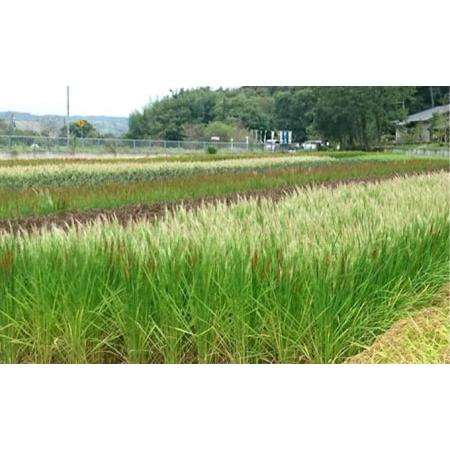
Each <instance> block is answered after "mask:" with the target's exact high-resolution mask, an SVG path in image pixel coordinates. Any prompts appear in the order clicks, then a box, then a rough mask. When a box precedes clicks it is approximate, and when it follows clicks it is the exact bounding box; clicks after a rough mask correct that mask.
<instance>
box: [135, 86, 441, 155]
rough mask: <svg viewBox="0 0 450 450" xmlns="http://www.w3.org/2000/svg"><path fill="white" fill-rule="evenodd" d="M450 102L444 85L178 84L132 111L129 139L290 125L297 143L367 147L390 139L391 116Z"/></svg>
mask: <svg viewBox="0 0 450 450" xmlns="http://www.w3.org/2000/svg"><path fill="white" fill-rule="evenodd" d="M448 102H449V88H448V87H442V86H433V87H429V86H427V87H423V86H417V87H384V86H374V87H352V86H345V87H293V86H288V87H281V86H280V87H278V86H258V87H252V86H243V87H240V88H235V89H223V88H221V89H217V90H213V89H210V88H208V87H202V88H196V89H188V90H185V89H181V90H178V91H175V92H172V94H171V95H170V96H167V97H164V98H162V99H160V100H157V101H154V102H151V103H149V104H148V105H147V106H146V107H145V108H143V110H142V111H135V112H133V113H132V114H131V115H130V118H129V132H128V134H127V137H129V138H132V139H140V138H153V139H166V140H185V139H191V140H197V139H206V140H208V139H210V138H211V137H212V136H218V137H220V138H221V139H222V140H230V139H231V138H234V139H236V140H244V139H245V138H246V136H251V133H250V130H291V131H292V132H293V138H294V141H296V142H303V141H305V140H307V139H319V138H320V139H325V140H328V141H331V142H333V143H336V144H340V145H341V146H342V147H346V148H365V149H369V148H373V147H376V146H378V145H382V144H383V143H384V142H386V141H388V140H390V139H392V137H393V135H394V133H395V121H398V120H402V119H403V118H405V117H406V116H407V115H408V114H411V113H414V112H417V111H421V110H423V109H426V108H431V107H432V106H437V105H442V104H446V103H448Z"/></svg>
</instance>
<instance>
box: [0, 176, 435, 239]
mask: <svg viewBox="0 0 450 450" xmlns="http://www.w3.org/2000/svg"><path fill="white" fill-rule="evenodd" d="M435 172H436V171H435ZM427 173H430V172H427ZM413 175H417V174H407V175H402V176H413ZM393 178H396V176H393V175H389V176H384V177H370V178H364V179H356V180H345V181H339V182H328V183H317V184H311V183H309V184H306V185H298V186H287V187H283V188H275V189H265V190H257V191H247V192H241V193H236V194H227V195H221V196H214V197H201V198H197V199H192V200H183V201H175V202H163V203H153V204H149V205H132V206H123V207H119V208H114V209H91V210H86V211H74V212H63V213H59V214H51V215H47V216H37V217H25V218H20V219H12V220H9V219H6V220H5V219H3V220H0V232H2V231H6V232H10V233H16V234H19V233H21V232H23V231H31V232H36V231H39V230H42V229H51V228H53V227H55V226H56V227H59V228H62V229H67V228H71V227H78V226H81V225H84V224H88V223H91V222H93V221H95V220H96V219H103V220H106V221H108V220H117V221H118V222H119V223H120V224H122V225H127V224H129V223H130V222H135V221H138V220H142V219H146V220H149V221H155V220H158V219H159V218H161V217H164V216H165V215H166V214H170V213H173V212H175V211H176V210H177V209H179V208H180V207H183V208H184V209H186V210H196V209H198V208H202V207H204V206H206V205H213V204H216V203H226V204H227V205H230V204H233V203H237V202H239V201H242V200H245V199H256V200H260V199H271V200H273V201H275V202H277V201H280V200H281V199H283V198H284V197H286V196H287V195H289V194H292V193H293V192H295V191H297V190H299V189H306V188H307V187H311V186H315V187H318V186H326V187H329V188H336V187H338V186H342V185H349V184H372V183H380V182H382V181H385V180H389V179H393Z"/></svg>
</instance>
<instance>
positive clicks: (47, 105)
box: [0, 84, 171, 117]
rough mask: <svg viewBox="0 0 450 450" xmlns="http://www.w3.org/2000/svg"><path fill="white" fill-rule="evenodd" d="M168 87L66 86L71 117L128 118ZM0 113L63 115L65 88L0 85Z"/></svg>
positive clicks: (61, 86) (131, 85) (168, 88)
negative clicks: (14, 87)
mask: <svg viewBox="0 0 450 450" xmlns="http://www.w3.org/2000/svg"><path fill="white" fill-rule="evenodd" d="M170 89H171V87H169V86H166V85H163V84H160V85H154V84H153V85H149V86H148V87H145V86H134V85H133V84H130V85H127V86H121V87H120V88H117V86H116V87H115V88H114V87H111V88H110V87H108V86H102V85H96V86H89V85H83V86H81V85H74V86H71V87H70V113H71V115H85V116H91V115H107V116H119V117H128V116H129V114H130V113H131V112H132V111H134V110H136V109H138V110H140V109H142V107H143V106H145V105H146V104H148V102H149V100H150V99H156V98H157V97H158V96H159V97H162V96H164V95H168V94H169V93H170ZM0 111H18V112H29V113H32V114H40V115H43V114H58V115H65V114H66V86H65V85H63V84H61V85H59V86H55V85H53V86H46V85H44V86H42V85H41V86H29V85H28V86H27V85H25V86H20V88H18V89H11V88H10V87H8V86H1V85H0Z"/></svg>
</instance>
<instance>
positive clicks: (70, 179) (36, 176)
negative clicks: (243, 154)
mask: <svg viewBox="0 0 450 450" xmlns="http://www.w3.org/2000/svg"><path fill="white" fill-rule="evenodd" d="M409 160H416V161H426V159H420V158H415V159H412V158H411V157H408V156H404V155H384V154H374V155H370V154H369V155H366V156H352V157H343V158H332V157H330V156H313V155H309V156H296V155H294V156H291V155H289V156H276V157H274V156H265V157H259V158H238V159H221V160H210V161H202V160H199V161H170V160H167V161H152V160H150V161H148V160H147V161H128V162H123V163H121V164H117V163H108V162H97V163H95V164H94V163H92V162H90V161H84V162H67V163H66V164H54V163H46V162H42V163H41V164H37V165H36V164H35V165H25V166H0V187H6V188H13V189H23V188H44V187H56V186H77V185H88V184H89V185H98V184H105V183H128V182H139V181H151V180H158V179H162V178H173V177H182V176H184V177H187V176H193V175H218V174H222V173H227V174H231V173H241V172H257V173H260V172H261V173H264V172H266V171H270V170H276V169H289V168H291V169H294V168H299V169H300V168H309V167H315V166H317V165H323V166H326V165H338V164H345V163H348V162H352V163H354V164H357V163H362V162H369V161H370V162H385V163H386V164H387V163H392V162H395V161H409ZM435 161H436V162H435V164H440V165H441V166H445V165H447V166H448V161H447V160H446V159H436V160H435Z"/></svg>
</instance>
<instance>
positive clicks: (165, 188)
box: [0, 158, 448, 228]
mask: <svg viewBox="0 0 450 450" xmlns="http://www.w3.org/2000/svg"><path fill="white" fill-rule="evenodd" d="M300 161H301V162H300V164H299V165H296V164H295V165H294V166H291V165H288V166H283V167H277V166H275V167H274V166H270V168H269V167H265V168H264V170H254V166H252V167H253V170H243V169H242V166H241V169H240V170H238V171H233V172H225V173H215V174H209V173H206V174H205V173H200V174H193V175H190V176H177V177H175V176H172V177H167V178H165V177H162V178H161V177H160V178H157V179H154V180H144V181H136V178H135V177H131V178H130V180H129V181H126V182H124V181H122V182H114V183H111V182H104V183H95V184H84V185H79V184H78V182H76V183H75V181H74V179H73V178H66V182H65V183H62V186H58V187H45V188H44V187H40V188H38V187H36V186H33V187H29V188H25V187H22V188H21V189H17V188H11V187H4V186H3V187H2V183H5V180H4V179H0V198H1V202H0V219H14V218H20V217H26V216H43V215H48V214H52V213H62V212H74V211H86V210H90V209H112V208H118V207H124V206H132V205H151V204H155V203H164V202H177V201H185V200H193V199H199V198H209V197H215V196H221V195H230V194H236V193H246V192H252V191H261V190H268V189H280V188H288V187H292V186H305V185H311V184H319V183H338V182H348V181H352V180H372V179H377V178H380V177H381V178H382V177H392V176H397V175H406V174H414V173H422V172H429V171H436V170H445V169H446V170H448V162H447V161H445V160H440V159H409V160H405V159H401V160H393V161H390V162H389V163H386V162H385V161H373V160H368V161H366V160H354V158H353V159H349V160H347V159H342V160H340V161H339V162H336V161H335V162H334V163H331V162H330V161H327V160H325V162H315V163H310V162H308V163H304V162H303V159H302V160H300ZM246 163H248V161H246ZM93 167H94V169H95V167H97V166H93ZM14 170H17V177H18V178H17V179H19V180H20V179H21V178H20V169H19V168H18V167H17V168H15V169H14ZM61 173H64V176H66V175H67V173H66V172H60V174H61ZM113 173H114V172H113ZM152 174H153V172H152ZM109 175H111V173H110V174H109ZM109 175H108V176H109ZM89 176H92V177H95V176H97V172H96V171H95V170H92V172H90V175H89ZM114 176H116V175H114ZM144 176H147V174H146V172H144ZM48 177H49V178H48V179H49V180H51V183H52V185H56V180H57V179H58V178H57V177H56V178H54V177H53V175H48ZM100 177H101V175H100ZM23 180H27V181H25V184H26V183H28V182H29V181H30V179H29V178H27V177H25V176H24V178H23ZM40 180H41V182H42V180H47V178H40ZM137 180H139V177H137ZM16 181H17V180H16ZM69 182H70V183H75V184H73V185H71V184H70V183H69ZM0 228H1V227H0Z"/></svg>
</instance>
